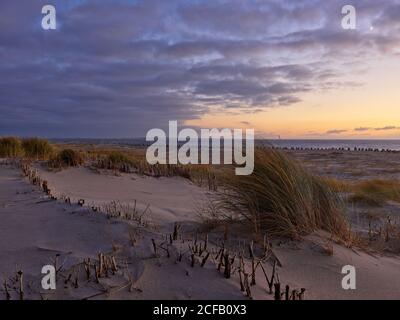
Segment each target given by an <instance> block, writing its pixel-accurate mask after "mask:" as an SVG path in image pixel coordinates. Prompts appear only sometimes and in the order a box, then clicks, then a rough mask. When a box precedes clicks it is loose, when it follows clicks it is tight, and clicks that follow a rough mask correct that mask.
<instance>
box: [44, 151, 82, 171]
mask: <svg viewBox="0 0 400 320" xmlns="http://www.w3.org/2000/svg"><path fill="white" fill-rule="evenodd" d="M84 162H85V157H84V154H83V153H81V152H78V151H75V150H72V149H64V150H61V151H60V152H58V153H57V154H56V156H54V157H53V158H52V159H50V160H49V162H48V166H49V167H50V168H65V167H77V166H80V165H82V164H84Z"/></svg>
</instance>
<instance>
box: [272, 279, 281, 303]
mask: <svg viewBox="0 0 400 320" xmlns="http://www.w3.org/2000/svg"><path fill="white" fill-rule="evenodd" d="M274 288H275V295H274V297H275V300H281V284H280V283H279V282H278V283H274Z"/></svg>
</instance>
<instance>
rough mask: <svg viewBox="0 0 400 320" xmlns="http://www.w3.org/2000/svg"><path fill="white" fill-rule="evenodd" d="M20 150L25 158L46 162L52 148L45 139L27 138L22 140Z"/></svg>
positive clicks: (51, 152)
mask: <svg viewBox="0 0 400 320" xmlns="http://www.w3.org/2000/svg"><path fill="white" fill-rule="evenodd" d="M22 149H23V151H24V156H25V157H26V158H31V159H37V160H47V159H49V158H50V157H51V156H52V154H53V151H54V150H53V147H52V146H51V145H50V143H49V142H48V141H47V140H45V139H39V138H27V139H23V140H22Z"/></svg>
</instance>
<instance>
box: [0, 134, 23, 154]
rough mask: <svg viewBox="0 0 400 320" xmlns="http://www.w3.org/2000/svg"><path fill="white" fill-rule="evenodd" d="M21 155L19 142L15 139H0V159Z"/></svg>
mask: <svg viewBox="0 0 400 320" xmlns="http://www.w3.org/2000/svg"><path fill="white" fill-rule="evenodd" d="M21 154H22V144H21V140H19V139H18V138H15V137H4V138H0V157H4V158H15V157H19V156H21Z"/></svg>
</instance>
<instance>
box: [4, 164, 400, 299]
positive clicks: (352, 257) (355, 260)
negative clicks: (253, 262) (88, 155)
mask: <svg viewBox="0 0 400 320" xmlns="http://www.w3.org/2000/svg"><path fill="white" fill-rule="evenodd" d="M40 174H41V175H42V177H43V178H44V179H46V180H47V181H48V182H49V186H50V188H51V189H52V190H53V192H54V194H56V195H59V196H61V195H64V196H68V197H71V199H74V201H73V202H75V201H76V200H77V199H81V198H82V199H85V201H86V204H90V203H104V202H107V201H111V200H119V201H121V202H132V201H133V200H137V201H138V203H140V204H141V205H142V206H145V205H147V204H150V207H151V218H152V219H153V221H154V222H156V223H157V225H158V227H157V228H143V227H140V226H138V225H137V224H136V223H135V222H132V221H126V220H121V219H114V218H112V219H109V218H107V217H106V215H104V214H102V213H98V212H92V211H91V210H89V209H88V208H85V207H80V206H78V205H77V204H72V205H68V204H66V203H63V202H60V201H52V200H50V199H49V198H48V196H46V195H44V194H43V193H42V192H41V191H40V190H39V189H38V188H37V187H35V186H32V185H30V184H29V183H28V182H27V181H26V180H25V179H24V178H22V176H21V174H20V172H19V170H18V169H16V168H13V167H10V166H0V221H1V223H0V261H1V264H0V274H2V275H3V277H4V278H6V279H7V278H8V279H10V278H11V277H12V276H14V275H15V272H16V271H18V270H23V272H24V276H25V278H24V279H25V285H26V288H25V298H27V299H29V298H31V299H38V298H40V297H42V298H45V299H83V298H92V299H246V296H245V294H244V293H243V292H241V291H240V287H239V280H238V274H237V273H236V274H233V275H232V277H231V278H230V279H225V278H224V277H223V275H222V274H221V272H218V271H217V270H216V264H217V262H216V261H213V259H214V258H213V257H211V258H210V259H209V260H208V261H207V263H206V264H205V265H204V267H201V266H200V262H201V259H202V258H203V257H204V256H203V257H201V258H200V257H196V259H197V260H196V263H195V266H194V267H193V268H192V267H191V260H190V254H188V253H187V251H188V246H190V245H193V241H194V240H193V238H192V236H191V233H190V231H188V232H187V233H186V236H184V237H183V238H184V239H183V240H178V241H174V242H173V244H172V245H170V246H168V250H169V251H168V254H169V255H170V257H168V256H167V254H166V252H165V251H163V250H161V247H162V246H163V244H164V243H168V239H165V237H166V234H167V233H168V232H172V228H173V223H174V222H176V221H181V222H184V223H183V228H184V230H194V229H196V228H197V227H199V221H198V217H197V214H196V202H197V201H201V199H204V197H206V196H207V192H206V191H205V190H203V189H201V188H199V187H197V186H195V185H193V184H191V183H189V182H188V181H187V180H184V179H182V178H160V179H156V178H149V177H139V176H137V175H127V174H126V175H125V174H123V175H120V176H115V175H112V174H107V175H105V174H98V173H96V172H93V171H91V170H90V169H88V168H84V167H82V168H75V169H67V170H63V171H61V172H57V173H52V172H49V171H46V170H44V169H41V170H40ZM132 234H133V235H134V238H135V244H134V245H132ZM192 234H193V233H192ZM203 236H204V235H202V234H200V235H199V239H203ZM209 236H210V243H209V247H210V249H209V250H211V252H214V253H213V254H212V255H215V253H216V252H217V251H218V239H220V238H221V236H222V231H221V230H220V229H219V228H216V229H215V230H213V231H211V232H210V234H209ZM250 236H251V235H250V234H249V233H247V235H246V234H245V233H243V232H241V231H240V230H235V229H232V230H231V237H232V239H231V240H230V241H228V243H232V244H234V243H236V242H237V241H239V240H240V241H245V240H247V241H249V240H250V239H251V238H250ZM185 237H186V240H185ZM326 238H327V235H325V234H323V233H319V234H314V235H312V236H309V237H307V238H306V239H304V241H301V242H294V241H289V240H274V241H272V244H273V252H274V254H275V255H276V256H277V257H278V258H279V260H280V262H281V263H282V267H281V268H279V276H280V280H281V283H282V285H286V284H287V285H290V287H291V288H298V289H299V288H303V287H304V288H306V290H307V291H306V297H307V298H308V299H370V298H377V299H388V298H394V299H396V298H400V292H399V291H398V290H397V288H399V287H400V278H399V277H398V275H399V270H400V259H399V258H398V257H380V256H379V257H378V256H377V257H375V256H372V255H369V254H367V253H365V252H363V251H361V250H357V251H356V250H355V249H348V248H344V247H342V246H340V245H337V244H334V243H333V244H332V249H333V255H327V254H326V250H324V245H325V244H326V241H327V240H326ZM151 239H155V241H156V243H157V244H158V245H160V248H159V252H158V254H157V256H155V254H154V251H153V247H152V241H151ZM199 241H200V240H199ZM99 252H102V253H104V254H112V255H113V256H115V257H116V259H117V262H118V266H119V268H118V271H117V272H115V274H112V275H111V274H110V275H108V276H107V277H106V276H105V277H103V278H101V279H100V280H99V283H97V282H96V281H94V280H93V275H91V278H90V279H89V280H88V279H86V276H85V274H84V268H83V267H82V261H83V260H84V259H87V258H91V259H92V261H96V259H97V256H98V253H99ZM179 252H181V253H182V252H183V253H184V254H183V258H182V261H180V262H179V261H177V258H176V257H177V256H178V255H179ZM56 254H59V257H58V263H59V264H61V263H63V264H62V271H60V275H59V278H58V282H57V284H58V289H57V290H55V291H48V292H44V290H43V289H41V287H40V279H41V274H40V270H41V267H42V266H43V265H45V264H51V263H53V262H54V259H55V256H56ZM271 263H272V260H269V261H267V263H266V267H267V268H268V269H267V272H271ZM246 264H247V266H248V267H249V261H246ZM346 264H351V265H354V266H355V267H356V268H357V290H349V291H345V290H343V289H342V288H341V279H342V277H343V275H342V274H341V269H342V267H343V266H344V265H346ZM70 274H71V275H72V277H71V278H70V279H69V281H68V276H69V275H70ZM75 282H77V286H76V284H75ZM256 283H257V284H256V285H255V286H253V287H252V297H253V298H255V299H273V296H272V295H269V294H267V291H266V288H267V283H266V281H265V277H264V275H263V273H262V272H261V270H260V268H258V269H257V272H256ZM12 295H13V298H17V295H16V292H13V293H12Z"/></svg>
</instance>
